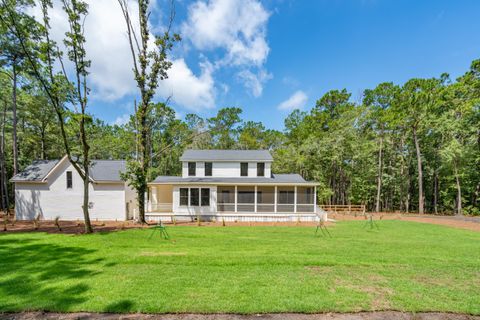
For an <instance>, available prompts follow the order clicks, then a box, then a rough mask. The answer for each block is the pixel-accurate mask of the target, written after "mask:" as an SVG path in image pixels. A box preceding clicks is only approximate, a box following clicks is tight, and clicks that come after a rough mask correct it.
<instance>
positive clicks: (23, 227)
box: [0, 219, 148, 234]
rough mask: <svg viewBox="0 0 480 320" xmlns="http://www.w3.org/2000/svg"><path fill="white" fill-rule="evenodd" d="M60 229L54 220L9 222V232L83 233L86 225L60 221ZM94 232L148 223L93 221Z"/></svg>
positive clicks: (145, 226)
mask: <svg viewBox="0 0 480 320" xmlns="http://www.w3.org/2000/svg"><path fill="white" fill-rule="evenodd" d="M59 225H60V229H59V228H58V227H57V226H56V225H55V222H54V221H51V220H41V221H39V222H38V225H37V226H35V224H34V222H33V221H12V220H9V221H8V223H7V231H6V232H8V233H14V232H47V233H65V234H81V233H84V232H85V225H84V223H83V222H82V221H59ZM92 226H93V230H94V232H109V231H116V230H126V229H132V228H147V227H148V225H141V224H138V223H135V222H132V221H93V222H92ZM4 227H5V224H4V223H3V219H1V223H0V230H2V231H1V232H0V234H1V233H5V231H4Z"/></svg>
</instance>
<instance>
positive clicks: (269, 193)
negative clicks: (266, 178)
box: [257, 186, 275, 212]
mask: <svg viewBox="0 0 480 320" xmlns="http://www.w3.org/2000/svg"><path fill="white" fill-rule="evenodd" d="M274 211H275V187H261V186H259V187H257V212H274Z"/></svg>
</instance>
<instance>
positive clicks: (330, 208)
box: [320, 204, 366, 216]
mask: <svg viewBox="0 0 480 320" xmlns="http://www.w3.org/2000/svg"><path fill="white" fill-rule="evenodd" d="M320 208H322V209H323V210H325V211H327V212H328V213H341V214H353V215H354V216H357V215H365V212H366V207H365V205H363V204H358V205H357V204H348V205H320Z"/></svg>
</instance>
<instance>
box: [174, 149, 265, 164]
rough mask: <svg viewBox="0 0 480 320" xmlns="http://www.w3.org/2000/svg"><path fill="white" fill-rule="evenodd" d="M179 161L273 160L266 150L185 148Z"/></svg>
mask: <svg viewBox="0 0 480 320" xmlns="http://www.w3.org/2000/svg"><path fill="white" fill-rule="evenodd" d="M180 161H273V158H272V155H271V154H270V152H269V151H268V150H185V152H184V153H183V155H182V156H181V157H180Z"/></svg>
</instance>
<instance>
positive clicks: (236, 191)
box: [235, 186, 238, 212]
mask: <svg viewBox="0 0 480 320" xmlns="http://www.w3.org/2000/svg"><path fill="white" fill-rule="evenodd" d="M237 189H238V187H237V186H235V212H237V193H238V190H237Z"/></svg>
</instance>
